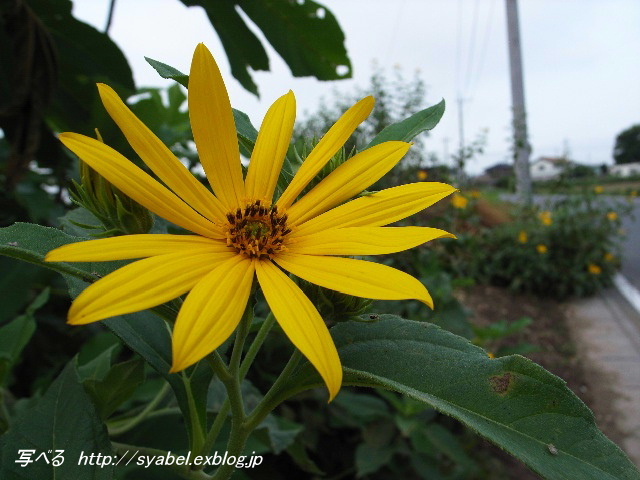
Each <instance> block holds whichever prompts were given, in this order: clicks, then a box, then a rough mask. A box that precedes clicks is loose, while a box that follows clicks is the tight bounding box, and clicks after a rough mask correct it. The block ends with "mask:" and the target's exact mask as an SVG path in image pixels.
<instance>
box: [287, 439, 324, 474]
mask: <svg viewBox="0 0 640 480" xmlns="http://www.w3.org/2000/svg"><path fill="white" fill-rule="evenodd" d="M287 453H288V454H289V456H290V457H291V459H292V460H293V461H294V462H295V463H296V465H298V466H299V467H300V468H301V469H302V470H304V471H305V472H307V473H311V474H313V475H320V476H321V477H324V476H325V473H324V472H323V471H322V470H320V467H318V465H316V464H315V462H314V461H313V460H311V458H310V457H309V454H308V453H307V449H306V448H305V447H304V445H302V443H301V442H295V443H292V444H291V445H289V447H288V448H287Z"/></svg>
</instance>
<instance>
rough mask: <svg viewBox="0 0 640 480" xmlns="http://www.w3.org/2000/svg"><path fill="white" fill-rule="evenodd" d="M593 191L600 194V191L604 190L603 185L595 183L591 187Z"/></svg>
mask: <svg viewBox="0 0 640 480" xmlns="http://www.w3.org/2000/svg"><path fill="white" fill-rule="evenodd" d="M593 191H594V192H595V193H597V194H600V193H602V192H604V187H603V186H602V185H596V186H595V187H594V188H593Z"/></svg>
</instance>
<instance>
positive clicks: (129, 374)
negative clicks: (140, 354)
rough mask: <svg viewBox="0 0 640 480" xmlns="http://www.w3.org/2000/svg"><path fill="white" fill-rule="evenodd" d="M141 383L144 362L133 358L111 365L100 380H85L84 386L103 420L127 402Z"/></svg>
mask: <svg viewBox="0 0 640 480" xmlns="http://www.w3.org/2000/svg"><path fill="white" fill-rule="evenodd" d="M143 381H144V362H143V361H142V360H141V359H140V358H134V359H132V360H128V361H126V362H122V363H117V364H116V365H113V366H112V367H111V369H110V370H109V372H108V373H107V375H106V376H105V377H104V379H102V380H95V379H90V380H86V381H85V382H84V386H85V388H86V389H87V393H89V395H90V396H91V398H92V399H93V403H94V405H95V406H96V409H97V411H98V415H99V416H100V418H101V419H102V420H104V419H106V418H108V417H109V415H111V414H112V413H113V412H115V411H116V409H117V408H118V407H119V406H120V405H122V404H123V403H124V402H125V401H126V400H128V399H129V398H130V397H131V395H133V392H135V390H136V388H138V386H139V385H140V384H141V383H142V382H143Z"/></svg>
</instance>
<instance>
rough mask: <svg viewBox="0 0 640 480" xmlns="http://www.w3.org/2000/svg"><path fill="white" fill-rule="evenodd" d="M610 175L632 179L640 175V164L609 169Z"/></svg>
mask: <svg viewBox="0 0 640 480" xmlns="http://www.w3.org/2000/svg"><path fill="white" fill-rule="evenodd" d="M609 174H611V175H615V176H617V177H631V176H633V175H640V162H633V163H620V164H617V165H614V166H612V167H609Z"/></svg>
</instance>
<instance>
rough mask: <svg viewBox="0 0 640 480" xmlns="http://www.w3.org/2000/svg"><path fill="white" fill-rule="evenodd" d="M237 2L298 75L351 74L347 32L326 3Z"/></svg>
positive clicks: (326, 77)
mask: <svg viewBox="0 0 640 480" xmlns="http://www.w3.org/2000/svg"><path fill="white" fill-rule="evenodd" d="M236 3H237V4H238V5H239V6H240V8H242V10H244V12H245V13H246V14H247V16H248V17H249V18H250V19H251V20H252V21H253V22H254V23H255V24H256V25H257V26H258V28H260V30H262V33H263V34H264V36H265V37H266V38H267V40H268V41H269V43H270V44H271V45H272V46H273V48H274V49H275V50H276V51H277V52H278V54H280V56H281V57H282V59H283V60H284V61H285V62H286V63H287V65H288V66H289V68H290V69H291V73H292V74H293V76H294V77H304V76H314V77H316V78H317V79H318V80H339V79H343V78H350V77H351V61H350V60H349V57H348V56H347V50H346V48H345V46H344V40H345V37H344V33H343V32H342V30H341V29H340V25H339V24H338V21H337V20H336V18H335V16H334V15H333V14H332V13H331V12H330V11H329V10H328V9H327V8H326V7H325V6H323V5H321V4H320V3H317V2H314V1H312V0H305V1H304V2H299V1H298V2H291V1H286V0H263V1H262V2H255V1H253V0H237V2H236ZM340 68H342V70H343V71H340V70H339V69H340Z"/></svg>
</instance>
